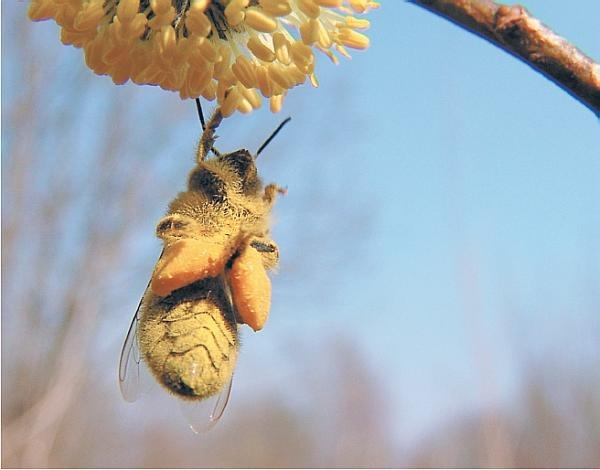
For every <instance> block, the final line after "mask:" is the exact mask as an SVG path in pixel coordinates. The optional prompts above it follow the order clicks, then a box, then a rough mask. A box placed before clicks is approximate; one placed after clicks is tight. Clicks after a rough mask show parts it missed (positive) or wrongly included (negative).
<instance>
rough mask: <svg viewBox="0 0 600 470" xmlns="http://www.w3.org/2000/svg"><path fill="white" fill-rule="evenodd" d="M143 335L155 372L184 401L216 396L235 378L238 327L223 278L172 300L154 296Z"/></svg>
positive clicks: (193, 286) (147, 306)
mask: <svg viewBox="0 0 600 470" xmlns="http://www.w3.org/2000/svg"><path fill="white" fill-rule="evenodd" d="M138 334H139V345H140V351H141V354H142V356H143V358H144V360H145V362H146V364H148V366H149V368H150V370H151V371H152V373H153V374H154V375H155V377H156V378H157V379H158V381H159V382H160V383H162V384H163V385H164V386H165V387H167V388H168V389H169V390H170V391H171V392H173V393H175V394H177V395H179V396H181V397H182V398H187V399H192V400H194V399H203V398H206V397H209V396H211V395H214V394H216V393H218V392H219V391H220V389H221V388H222V387H223V385H225V384H226V383H227V382H228V381H229V379H230V378H231V375H232V374H233V369H234V367H235V362H236V359H237V347H238V334H237V325H236V322H235V319H234V314H233V311H232V307H231V302H230V301H229V299H228V296H227V294H226V293H225V287H224V284H223V282H222V281H221V280H220V279H219V278H210V279H204V280H201V281H198V282H195V283H193V284H190V285H189V286H186V287H184V288H181V289H178V290H176V291H174V292H173V293H172V294H171V295H168V296H167V297H158V296H155V295H154V294H152V293H151V292H148V293H147V296H146V298H145V299H144V304H143V306H142V312H141V318H140V323H139V326H138Z"/></svg>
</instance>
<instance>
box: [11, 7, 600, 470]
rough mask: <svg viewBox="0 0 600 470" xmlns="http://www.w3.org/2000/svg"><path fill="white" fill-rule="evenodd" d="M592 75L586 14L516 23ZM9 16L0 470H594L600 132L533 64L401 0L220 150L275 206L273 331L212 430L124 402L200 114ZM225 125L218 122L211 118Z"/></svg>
mask: <svg viewBox="0 0 600 470" xmlns="http://www.w3.org/2000/svg"><path fill="white" fill-rule="evenodd" d="M524 3H525V5H526V6H527V7H528V8H529V9H530V11H531V12H532V13H533V14H534V15H536V16H537V17H538V18H540V19H541V20H542V21H544V22H545V23H546V24H548V25H549V26H550V27H552V28H553V29H554V30H555V31H556V32H557V33H559V34H561V35H563V36H565V37H566V38H568V39H569V40H571V41H572V42H573V43H574V44H576V45H577V46H578V47H580V48H581V49H582V50H583V51H584V52H585V53H587V54H588V55H590V56H592V57H594V58H595V59H596V60H598V59H600V33H599V31H598V24H597V19H598V18H599V17H600V2H597V1H595V0H587V1H584V0H578V1H575V2H570V3H569V5H568V6H567V7H566V6H565V3H564V2H563V1H559V0H553V1H550V0H536V1H533V0H530V1H526V2H524ZM27 5H28V3H27V2H23V1H19V2H3V3H2V70H3V77H2V78H3V80H2V124H3V125H2V274H3V279H2V466H4V467H8V466H10V467H282V466H283V467H315V466H319V467H323V466H324V467H367V466H368V467H373V466H374V467H390V466H409V467H414V466H419V467H429V466H434V467H457V466H458V467H472V466H508V467H511V466H518V467H543V466H551V467H561V466H575V467H598V466H600V366H599V365H600V315H599V313H600V208H599V206H600V145H599V137H600V125H599V122H598V119H597V117H596V116H594V115H593V114H592V113H591V112H590V111H589V110H588V109H586V108H585V107H583V106H582V105H581V104H580V103H578V102H576V101H575V100H573V99H572V98H571V97H570V96H568V95H567V94H566V93H565V92H563V91H562V90H560V89H559V88H557V87H556V86H555V85H553V84H552V83H550V82H549V81H547V80H546V79H545V78H543V77H541V76H540V75H538V74H537V73H534V72H533V71H532V70H530V69H529V68H528V67H527V66H525V65H524V64H522V63H520V62H518V61H516V60H515V59H514V58H512V57H510V56H508V55H507V54H505V53H503V52H501V51H499V50H498V49H496V48H494V47H492V46H491V45H489V44H488V43H486V42H484V41H482V40H481V39H479V38H476V37H475V36H473V35H470V34H467V33H466V32H465V31H463V30H460V29H458V28H457V27H456V26H454V25H452V24H450V23H448V22H446V21H444V20H442V19H440V18H438V17H436V16H434V15H432V14H431V13H428V12H426V11H424V10H422V9H420V8H418V7H416V6H414V5H411V4H408V3H405V2H394V1H384V2H383V5H382V7H381V9H379V10H377V11H374V12H372V14H370V15H369V19H370V20H371V21H372V27H371V30H370V32H369V36H370V38H371V44H372V45H371V47H370V49H369V50H367V51H366V52H356V53H354V54H353V58H352V60H350V61H348V60H344V61H343V62H342V63H341V64H340V65H339V66H334V65H332V64H331V63H330V62H329V61H328V59H327V58H326V57H324V56H319V57H318V64H317V75H318V77H319V79H320V83H321V85H320V88H318V89H312V88H311V87H310V86H309V85H305V86H303V87H300V88H297V89H294V90H292V91H291V92H290V94H289V96H288V98H287V100H286V102H285V105H284V110H283V112H282V113H281V115H273V114H271V113H270V112H269V110H268V106H263V109H261V110H260V111H258V112H255V113H254V114H253V115H252V116H250V117H248V116H240V115H236V116H234V117H232V118H230V119H227V120H226V121H225V123H224V124H223V125H222V127H221V128H220V129H219V135H220V136H221V139H220V140H219V143H218V146H219V149H221V150H234V149H237V148H240V147H244V148H249V149H251V150H256V148H257V147H258V146H259V145H260V143H262V142H263V141H264V139H265V138H266V136H267V135H268V134H269V133H270V132H271V131H272V130H273V129H274V128H275V127H276V126H277V124H279V122H280V121H281V120H282V119H283V118H284V117H286V116H288V115H290V116H292V117H293V120H292V122H291V124H290V125H288V126H287V127H286V128H285V129H284V130H283V131H282V133H281V134H280V135H279V136H278V137H277V138H276V139H275V140H274V141H273V143H271V144H270V145H269V147H268V148H267V149H266V151H265V152H264V153H263V154H262V155H261V157H260V159H259V161H258V163H259V169H260V171H261V172H262V174H263V176H264V179H265V180H266V181H267V182H270V181H275V182H277V183H279V184H281V185H283V186H286V187H287V188H288V194H287V195H286V196H285V197H281V198H280V199H279V200H278V202H277V205H276V209H275V217H274V219H275V220H274V239H275V240H276V241H277V242H278V243H279V246H280V250H281V265H280V268H279V270H278V273H277V274H276V275H275V276H273V284H274V286H273V292H274V298H273V307H272V310H271V316H270V319H269V322H268V324H267V326H266V328H265V329H264V330H263V331H261V332H260V333H256V334H255V333H252V332H251V331H249V329H248V328H246V327H244V328H243V344H242V349H241V356H240V360H239V363H238V367H237V370H236V373H235V378H234V384H233V392H232V397H231V401H230V403H229V406H228V409H227V410H226V413H225V415H224V416H223V418H222V420H221V422H220V423H219V424H218V426H217V427H215V428H214V429H213V430H212V431H211V432H210V433H208V434H204V435H195V434H193V433H192V432H191V431H190V430H189V428H188V426H187V422H186V417H185V413H181V412H180V407H179V406H178V402H177V400H176V399H175V398H173V397H171V396H169V395H168V394H167V393H166V392H164V391H163V390H162V389H160V388H159V387H158V386H156V387H153V388H152V389H151V391H150V392H149V393H148V394H147V395H146V396H144V397H143V398H142V399H140V400H139V401H137V402H135V403H134V404H130V403H126V402H125V401H124V400H123V399H122V398H121V396H120V393H119V388H118V385H117V362H118V359H119V354H120V350H121V346H122V342H123V339H124V337H125V334H126V332H127V328H128V327H129V324H130V321H131V319H132V317H133V314H134V312H135V310H136V307H137V304H138V301H139V299H140V297H141V295H142V293H143V291H144V289H145V287H146V284H147V282H148V278H149V275H150V273H151V271H152V268H153V266H154V263H155V261H156V259H157V257H158V254H159V252H160V244H159V241H158V240H157V239H156V238H155V237H154V228H155V224H156V222H157V221H158V219H159V218H160V217H161V216H162V214H163V213H164V211H165V209H166V205H167V203H168V201H169V200H170V199H171V198H173V197H174V196H175V195H176V194H177V192H178V191H180V190H182V189H183V188H184V184H185V177H186V174H187V172H188V170H189V169H190V168H191V166H192V164H193V155H194V149H195V145H196V143H197V139H198V136H199V132H200V131H199V123H198V120H197V116H196V110H195V106H194V104H193V102H191V101H181V100H180V99H179V97H178V96H177V95H176V94H174V93H170V92H165V91H163V90H160V89H156V88H154V87H137V86H133V85H131V84H127V85H124V86H114V85H113V83H112V81H111V80H110V78H108V77H99V76H96V75H93V74H92V72H90V71H89V70H88V69H87V68H86V67H85V66H84V61H83V54H82V52H81V51H80V50H78V49H74V48H72V47H65V46H62V45H61V44H60V41H59V39H58V28H57V26H56V25H55V24H54V23H53V22H42V23H35V24H34V23H31V22H29V21H28V20H27V19H26V10H27ZM211 109H212V104H208V105H206V106H205V111H206V113H207V114H208V113H209V112H210V110H211Z"/></svg>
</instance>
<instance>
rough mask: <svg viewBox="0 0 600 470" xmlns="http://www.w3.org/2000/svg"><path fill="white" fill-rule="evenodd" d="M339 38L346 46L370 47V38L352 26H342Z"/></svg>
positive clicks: (355, 47) (353, 47)
mask: <svg viewBox="0 0 600 470" xmlns="http://www.w3.org/2000/svg"><path fill="white" fill-rule="evenodd" d="M339 39H340V41H341V42H342V44H344V46H347V47H351V48H352V49H366V48H367V47H369V38H368V37H367V36H365V35H364V34H361V33H359V32H357V31H354V30H353V29H350V28H340V32H339Z"/></svg>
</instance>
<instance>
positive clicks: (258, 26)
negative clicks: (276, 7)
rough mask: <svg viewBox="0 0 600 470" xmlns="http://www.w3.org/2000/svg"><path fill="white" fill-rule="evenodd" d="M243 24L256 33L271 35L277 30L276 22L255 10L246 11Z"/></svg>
mask: <svg viewBox="0 0 600 470" xmlns="http://www.w3.org/2000/svg"><path fill="white" fill-rule="evenodd" d="M244 21H245V23H246V24H247V25H248V26H250V27H251V28H253V29H255V30H256V31H260V32H262V33H272V32H273V31H275V30H276V29H277V21H276V20H275V19H274V18H272V17H270V16H269V15H266V14H264V13H262V12H261V11H259V10H257V9H255V8H248V9H247V10H246V18H245V20H244Z"/></svg>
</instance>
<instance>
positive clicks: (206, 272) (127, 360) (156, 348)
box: [119, 108, 289, 421]
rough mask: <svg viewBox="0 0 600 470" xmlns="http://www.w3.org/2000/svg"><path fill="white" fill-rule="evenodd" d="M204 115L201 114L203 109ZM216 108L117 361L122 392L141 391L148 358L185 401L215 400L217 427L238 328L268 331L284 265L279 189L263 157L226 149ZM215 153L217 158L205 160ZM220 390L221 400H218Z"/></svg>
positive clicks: (163, 229)
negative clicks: (277, 234) (272, 274)
mask: <svg viewBox="0 0 600 470" xmlns="http://www.w3.org/2000/svg"><path fill="white" fill-rule="evenodd" d="M199 111H200V108H199ZM222 119H223V116H222V114H221V111H220V109H217V110H216V111H215V112H214V114H213V116H212V118H211V119H210V120H209V122H208V123H207V125H206V126H204V122H203V119H202V115H201V121H202V122H203V129H204V130H203V132H202V136H201V138H200V142H199V144H198V149H197V152H196V166H195V167H194V168H193V169H192V171H191V172H190V174H189V177H188V181H187V190H186V191H184V192H181V193H179V194H178V195H177V197H176V198H175V199H174V200H173V201H172V202H171V203H170V204H169V207H168V210H167V214H166V215H165V217H163V218H162V219H161V220H160V221H159V222H158V225H157V227H156V236H157V237H158V238H159V239H160V240H162V243H163V249H162V253H161V255H160V258H159V259H158V261H157V263H156V266H155V268H154V271H153V273H152V277H151V279H150V282H149V284H148V287H147V288H146V291H145V293H144V295H143V297H142V299H141V300H140V304H139V305H138V309H137V311H136V314H135V316H134V318H133V321H132V323H131V326H130V328H129V331H128V333H127V337H126V339H125V343H124V345H123V349H122V351H121V358H120V362H119V385H120V388H121V392H122V395H123V396H124V398H125V399H126V400H128V401H134V400H135V399H136V398H137V396H138V393H139V389H138V388H139V383H138V382H139V373H140V362H141V360H143V361H144V362H145V363H146V364H147V366H148V368H149V370H150V371H151V373H152V375H153V376H154V377H155V379H156V380H157V381H158V382H159V383H160V384H161V385H163V386H164V387H165V388H166V389H167V390H168V391H169V392H171V393H172V394H174V395H176V396H177V397H179V398H182V399H184V400H190V401H200V400H204V399H206V398H209V397H217V396H218V400H217V404H216V406H215V408H214V410H213V412H212V414H211V416H210V420H211V421H216V420H217V419H219V417H220V416H221V414H222V412H223V411H224V408H225V406H226V404H227V400H228V397H229V392H230V389H231V380H232V377H233V371H234V368H235V364H236V360H237V356H238V348H239V337H238V325H239V324H247V325H249V326H250V327H251V328H252V329H253V330H254V331H258V330H260V329H261V328H262V327H263V326H264V324H265V322H266V320H267V317H268V314H269V309H270V303H271V282H270V279H269V277H268V276H267V271H269V270H271V269H273V268H274V267H275V266H276V265H277V262H278V259H279V250H278V248H277V245H276V244H275V242H274V241H273V240H272V239H271V238H270V234H269V218H270V214H271V210H272V208H273V205H274V202H275V199H276V196H277V194H279V193H284V192H285V190H284V189H282V188H281V187H279V186H277V185H276V184H268V185H266V186H265V185H263V183H262V181H261V179H260V178H259V176H258V173H257V169H256V164H255V158H256V157H257V156H258V155H259V154H260V152H261V151H262V150H263V149H264V147H265V146H266V145H267V144H268V143H269V142H270V140H271V139H272V138H273V137H274V136H275V134H277V132H279V130H280V129H281V128H282V127H283V125H284V124H285V123H287V121H289V118H288V119H287V120H286V121H284V122H283V123H282V124H281V125H280V126H279V127H278V128H277V129H276V130H275V131H274V132H273V134H272V135H271V136H270V137H269V139H267V141H266V142H265V143H264V144H263V145H262V146H261V147H260V148H259V149H258V151H257V153H256V156H254V157H253V156H252V155H251V154H250V152H249V151H248V150H245V149H240V150H236V151H234V152H232V153H224V154H221V153H219V152H218V151H217V150H216V149H215V148H214V147H213V145H214V142H215V139H216V136H215V131H216V129H217V127H218V126H219V124H220V123H221V121H222ZM210 152H212V153H214V157H212V158H207V156H208V154H209V153H210ZM219 392H221V395H218V394H219Z"/></svg>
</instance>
